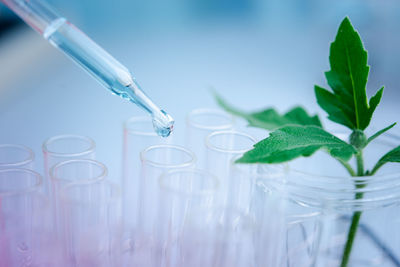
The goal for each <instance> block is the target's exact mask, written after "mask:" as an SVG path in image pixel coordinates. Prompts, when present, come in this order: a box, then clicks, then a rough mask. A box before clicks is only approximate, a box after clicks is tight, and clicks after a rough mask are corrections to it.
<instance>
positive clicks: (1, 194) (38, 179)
mask: <svg viewBox="0 0 400 267" xmlns="http://www.w3.org/2000/svg"><path fill="white" fill-rule="evenodd" d="M7 172H9V173H10V172H19V173H24V174H27V173H29V174H30V177H31V178H34V184H33V185H30V186H27V188H25V189H21V190H18V189H17V190H8V191H4V192H2V191H0V197H1V198H2V197H11V196H18V195H23V194H27V193H33V192H36V191H38V190H39V189H40V187H41V186H42V184H43V178H42V176H41V175H40V174H39V173H37V172H35V171H33V170H29V169H22V168H12V169H0V174H2V173H7ZM0 176H1V175H0ZM7 178H8V177H7ZM0 200H1V199H0Z"/></svg>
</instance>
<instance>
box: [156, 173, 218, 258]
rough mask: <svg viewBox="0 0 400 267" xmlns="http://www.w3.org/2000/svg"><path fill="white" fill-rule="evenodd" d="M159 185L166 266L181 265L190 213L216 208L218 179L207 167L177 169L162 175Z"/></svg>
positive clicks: (200, 212)
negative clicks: (182, 237)
mask: <svg viewBox="0 0 400 267" xmlns="http://www.w3.org/2000/svg"><path fill="white" fill-rule="evenodd" d="M159 186H160V200H161V201H160V209H159V213H158V216H159V218H158V227H157V231H158V232H157V237H158V238H159V240H160V242H161V243H162V245H163V247H164V248H165V250H166V254H165V258H164V262H163V265H165V266H180V265H181V264H183V263H184V261H183V259H182V255H184V254H185V249H184V248H183V249H182V248H181V246H180V245H181V244H180V239H181V233H182V231H183V227H184V224H185V222H186V219H187V216H188V214H197V215H199V214H206V213H205V212H207V210H210V209H212V208H213V206H214V199H215V196H216V194H217V189H218V180H217V178H216V177H215V176H213V175H211V174H210V173H208V172H206V171H204V170H198V169H175V170H171V171H168V172H166V173H164V174H162V175H161V177H160V179H159ZM199 249H202V248H199ZM187 266H191V265H187Z"/></svg>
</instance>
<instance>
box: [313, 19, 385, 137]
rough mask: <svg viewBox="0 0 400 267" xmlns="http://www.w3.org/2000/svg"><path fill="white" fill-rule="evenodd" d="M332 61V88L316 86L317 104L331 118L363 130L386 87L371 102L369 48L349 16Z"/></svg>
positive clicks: (334, 45)
mask: <svg viewBox="0 0 400 267" xmlns="http://www.w3.org/2000/svg"><path fill="white" fill-rule="evenodd" d="M329 62H330V66H331V70H330V71H328V72H326V73H325V76H326V79H327V81H328V84H329V86H330V87H331V88H332V91H333V92H330V91H328V90H326V89H324V88H322V87H319V86H315V95H316V98H317V102H318V104H319V105H320V106H321V108H322V109H324V110H325V111H326V112H327V113H328V115H329V116H328V118H329V119H330V120H332V121H334V122H337V123H340V124H343V125H345V126H347V127H349V128H350V129H352V130H354V129H360V130H364V129H365V128H367V126H368V125H369V123H370V121H371V118H372V114H373V113H374V111H375V109H376V107H377V105H378V104H379V102H380V99H381V97H382V93H383V87H382V88H381V89H380V90H379V91H378V92H377V93H376V95H375V96H373V97H371V99H370V101H369V104H368V98H367V93H366V86H367V80H368V73H369V66H368V65H367V51H365V49H364V46H363V43H362V41H361V38H360V36H359V34H358V33H357V32H356V31H355V30H354V28H353V26H352V25H351V22H350V20H349V18H347V17H346V18H345V19H344V20H343V21H342V23H341V24H340V27H339V30H338V33H337V35H336V39H335V41H334V42H333V43H332V44H331V47H330V55H329Z"/></svg>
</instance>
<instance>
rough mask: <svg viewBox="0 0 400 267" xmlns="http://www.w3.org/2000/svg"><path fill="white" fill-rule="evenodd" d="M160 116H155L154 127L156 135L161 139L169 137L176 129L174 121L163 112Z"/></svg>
mask: <svg viewBox="0 0 400 267" xmlns="http://www.w3.org/2000/svg"><path fill="white" fill-rule="evenodd" d="M157 115H158V116H153V127H154V130H155V131H156V133H157V134H158V135H159V136H161V137H168V136H169V135H170V134H171V132H172V130H173V129H174V122H175V121H174V119H173V118H172V117H171V116H170V115H169V114H168V113H166V112H165V111H164V110H161V112H160V114H157Z"/></svg>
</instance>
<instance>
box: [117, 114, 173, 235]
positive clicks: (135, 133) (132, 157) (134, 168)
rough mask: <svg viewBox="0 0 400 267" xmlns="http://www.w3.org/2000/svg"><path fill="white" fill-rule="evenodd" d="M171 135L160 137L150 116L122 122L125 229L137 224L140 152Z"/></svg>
mask: <svg viewBox="0 0 400 267" xmlns="http://www.w3.org/2000/svg"><path fill="white" fill-rule="evenodd" d="M171 138H172V137H168V138H160V137H159V136H158V135H157V134H156V133H155V132H154V129H153V123H152V120H151V118H149V117H144V116H135V117H132V118H130V119H128V120H127V121H126V122H125V123H124V132H123V159H122V170H123V173H122V183H121V184H122V196H123V221H124V224H125V228H126V230H127V231H129V229H131V228H132V227H133V225H135V224H137V216H133V215H134V214H133V213H132V211H133V210H136V211H137V210H138V205H139V202H138V200H139V199H138V195H139V191H140V186H139V185H140V166H141V163H140V152H141V151H143V150H144V149H146V148H147V147H149V146H152V145H157V144H168V143H170V142H171Z"/></svg>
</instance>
